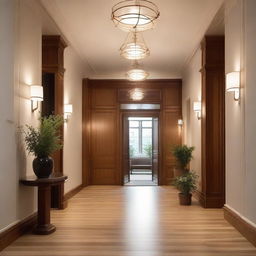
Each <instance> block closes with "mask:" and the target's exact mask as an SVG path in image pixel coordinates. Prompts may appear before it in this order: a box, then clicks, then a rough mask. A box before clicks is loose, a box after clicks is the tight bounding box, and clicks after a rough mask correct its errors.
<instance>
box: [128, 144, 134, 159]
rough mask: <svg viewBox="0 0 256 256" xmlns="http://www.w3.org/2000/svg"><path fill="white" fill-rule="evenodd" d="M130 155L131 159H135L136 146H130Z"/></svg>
mask: <svg viewBox="0 0 256 256" xmlns="http://www.w3.org/2000/svg"><path fill="white" fill-rule="evenodd" d="M129 154H130V157H131V158H132V157H134V154H135V149H134V146H133V145H130V146H129Z"/></svg>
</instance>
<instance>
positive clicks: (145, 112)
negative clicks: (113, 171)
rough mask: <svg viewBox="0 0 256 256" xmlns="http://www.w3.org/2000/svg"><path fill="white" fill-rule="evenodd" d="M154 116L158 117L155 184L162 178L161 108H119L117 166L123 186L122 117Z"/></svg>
mask: <svg viewBox="0 0 256 256" xmlns="http://www.w3.org/2000/svg"><path fill="white" fill-rule="evenodd" d="M131 116H132V117H156V118H158V151H159V153H158V156H159V157H158V179H157V184H156V185H157V186H158V185H159V184H161V182H160V181H161V179H162V173H163V170H162V161H163V159H162V118H161V109H159V110H120V119H119V122H120V127H119V134H120V138H119V141H120V148H119V152H120V153H119V157H120V158H119V159H120V163H119V167H120V170H121V172H120V173H121V177H120V184H121V185H122V186H124V169H123V161H124V159H123V150H124V139H123V135H124V132H123V131H124V130H123V129H124V118H128V117H131Z"/></svg>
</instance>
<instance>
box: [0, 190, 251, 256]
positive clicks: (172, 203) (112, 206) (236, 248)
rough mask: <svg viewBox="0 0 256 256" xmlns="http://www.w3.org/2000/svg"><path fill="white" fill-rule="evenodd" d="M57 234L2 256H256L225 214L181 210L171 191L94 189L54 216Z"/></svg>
mask: <svg viewBox="0 0 256 256" xmlns="http://www.w3.org/2000/svg"><path fill="white" fill-rule="evenodd" d="M52 222H53V223H54V224H55V225H56V226H57V231H56V232H55V233H53V234H51V235H48V236H37V235H33V234H27V235H25V236H22V237H21V238H19V239H18V240H17V241H16V242H14V243H13V244H12V245H11V246H9V247H8V248H6V250H4V251H3V252H1V253H0V255H3V256H18V255H19V256H30V255H31V256H32V255H33V256H46V255H47V256H48V255H49V256H56V255H58V256H68V255H70V256H87V255H88V256H89V255H90V256H162V255H163V256H218V255H220V256H255V255H256V248H255V247H253V246H252V245H251V244H250V243H249V242H248V241H247V240H246V239H245V238H243V237H242V236H241V235H240V234H239V233H238V232H237V231H236V230H235V229H234V228H233V227H232V226H230V225H229V224H228V223H227V222H226V221H225V220H224V219H223V212H222V210H221V209H202V208H201V207H200V206H199V205H198V204H197V203H196V202H195V201H193V205H192V206H179V204H178V202H177V191H176V190H175V189H173V188H172V187H169V186H168V187H167V186H163V187H157V186H152V187H151V186H144V187H138V186H134V187H132V186H131V187H130V186H124V187H119V186H91V187H87V188H85V189H83V190H82V191H81V192H80V193H79V194H77V195H76V196H75V197H74V198H73V199H71V200H70V201H69V207H68V208H67V209H65V210H64V211H53V212H52Z"/></svg>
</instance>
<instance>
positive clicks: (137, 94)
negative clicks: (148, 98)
mask: <svg viewBox="0 0 256 256" xmlns="http://www.w3.org/2000/svg"><path fill="white" fill-rule="evenodd" d="M130 98H131V99H132V100H134V101H138V100H142V99H143V98H144V93H143V91H142V90H141V89H138V88H135V89H133V90H131V91H130Z"/></svg>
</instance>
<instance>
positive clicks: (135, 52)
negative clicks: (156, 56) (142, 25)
mask: <svg viewBox="0 0 256 256" xmlns="http://www.w3.org/2000/svg"><path fill="white" fill-rule="evenodd" d="M149 54H150V51H149V49H148V47H147V45H146V44H145V42H144V39H143V36H142V33H137V32H135V33H133V32H131V33H129V34H128V36H127V38H126V40H125V42H124V44H123V45H122V46H121V48H120V55H121V56H122V57H124V58H126V59H129V60H140V59H143V58H145V57H147V56H149Z"/></svg>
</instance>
